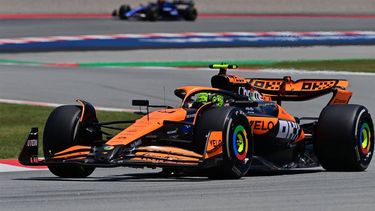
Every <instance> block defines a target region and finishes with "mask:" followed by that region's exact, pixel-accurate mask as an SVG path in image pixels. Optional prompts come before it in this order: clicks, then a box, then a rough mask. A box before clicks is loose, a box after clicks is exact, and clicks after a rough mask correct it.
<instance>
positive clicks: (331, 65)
mask: <svg viewBox="0 0 375 211" xmlns="http://www.w3.org/2000/svg"><path fill="white" fill-rule="evenodd" d="M222 62H224V63H230V64H237V65H239V66H240V68H254V69H264V68H273V69H296V70H312V71H314V70H331V71H349V72H375V59H373V58H367V59H335V60H289V61H278V60H203V61H149V62H140V61H135V62H82V63H77V65H78V67H84V68H96V67H100V68H106V67H149V66H161V67H205V68H207V67H208V65H209V64H213V63H222ZM1 63H10V64H23V65H29V64H32V65H48V63H43V62H35V61H18V60H6V59H0V64H1Z"/></svg>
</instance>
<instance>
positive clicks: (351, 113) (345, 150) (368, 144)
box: [315, 105, 374, 171]
mask: <svg viewBox="0 0 375 211" xmlns="http://www.w3.org/2000/svg"><path fill="white" fill-rule="evenodd" d="M373 151H374V126H373V122H372V119H371V116H370V114H369V113H368V110H367V109H366V108H365V107H364V106H361V105H330V106H327V107H326V108H324V109H323V111H322V112H321V114H320V116H319V121H318V125H317V131H316V139H315V152H316V155H317V157H318V160H319V161H320V163H321V165H322V167H323V168H324V169H326V170H328V171H364V170H366V169H367V167H368V166H369V164H370V162H371V159H372V154H373Z"/></svg>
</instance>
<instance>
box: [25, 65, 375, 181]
mask: <svg viewBox="0 0 375 211" xmlns="http://www.w3.org/2000/svg"><path fill="white" fill-rule="evenodd" d="M210 67H211V68H214V69H219V70H220V72H219V74H218V75H214V76H213V77H212V79H211V83H212V87H201V86H185V87H180V88H178V89H176V90H175V94H176V96H177V97H179V98H181V106H180V107H178V108H172V107H168V106H160V105H159V106H154V105H150V104H149V101H147V100H133V105H134V106H141V107H144V109H143V110H146V111H145V112H144V116H143V117H142V118H140V119H138V120H136V121H114V122H99V121H98V119H97V117H96V113H95V108H94V107H93V106H92V105H91V104H90V103H88V102H85V101H82V100H78V102H79V103H80V104H81V105H65V106H61V107H57V108H56V109H55V110H54V111H53V112H52V113H51V114H50V116H49V118H48V120H47V123H46V125H45V129H44V134H43V150H44V157H45V159H43V160H40V159H38V130H37V128H33V129H32V130H31V132H30V134H29V137H28V139H27V140H26V143H25V145H24V148H23V150H22V152H21V154H20V156H19V161H20V162H21V163H22V164H24V165H47V166H48V168H49V170H50V171H51V172H52V173H53V174H55V175H57V176H59V177H87V176H89V175H90V174H91V173H92V172H93V171H94V169H95V168H96V167H118V166H125V167H151V168H155V167H161V168H163V169H164V171H165V172H168V171H169V172H174V171H181V172H183V171H190V170H191V169H194V170H199V171H201V170H202V172H206V173H207V174H208V175H209V176H212V177H216V178H240V177H242V176H244V175H245V174H246V173H247V172H248V171H249V170H251V169H259V168H261V169H287V168H298V167H315V166H318V165H321V166H322V167H323V168H324V169H326V170H328V171H364V170H365V169H366V168H367V167H368V165H369V164H370V161H371V158H372V154H373V150H374V136H373V134H374V125H373V122H372V119H371V116H370V114H369V113H368V110H367V109H366V108H365V107H364V106H362V105H351V104H348V102H349V100H350V98H351V95H352V93H351V92H350V91H348V90H346V89H347V87H348V81H346V80H341V79H340V80H338V79H302V80H297V81H293V80H292V79H291V77H289V76H286V77H284V78H281V79H275V78H242V77H240V76H237V75H229V74H227V69H233V68H236V66H235V65H223V64H217V65H210ZM329 93H331V94H332V95H333V96H332V98H331V100H330V101H329V103H328V104H327V106H326V107H325V108H324V109H323V110H322V111H321V113H320V116H319V117H316V118H312V117H294V116H292V115H290V114H289V113H288V112H286V111H285V110H284V108H283V107H282V106H281V102H282V101H303V100H310V99H313V98H316V97H319V96H322V95H325V94H329ZM152 107H158V108H159V109H160V110H155V111H152V112H149V108H152ZM123 123H129V124H130V126H129V127H127V128H125V129H124V128H118V126H117V127H116V126H114V125H116V124H123ZM108 128H110V129H118V130H119V132H118V133H115V134H109V133H108V132H105V130H107V129H108ZM189 169H190V170H189Z"/></svg>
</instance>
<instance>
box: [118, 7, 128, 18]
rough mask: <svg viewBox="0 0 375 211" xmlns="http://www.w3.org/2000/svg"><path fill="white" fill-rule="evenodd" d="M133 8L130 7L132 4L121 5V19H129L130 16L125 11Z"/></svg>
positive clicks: (119, 12) (119, 14)
mask: <svg viewBox="0 0 375 211" xmlns="http://www.w3.org/2000/svg"><path fill="white" fill-rule="evenodd" d="M130 10H131V9H130V6H129V5H126V4H124V5H121V6H120V8H119V10H118V17H119V18H120V19H121V20H127V19H128V17H127V16H126V15H125V13H127V12H129V11H130Z"/></svg>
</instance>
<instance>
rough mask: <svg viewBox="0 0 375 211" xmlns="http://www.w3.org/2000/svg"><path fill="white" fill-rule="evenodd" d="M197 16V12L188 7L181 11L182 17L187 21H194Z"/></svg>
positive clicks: (193, 8)
mask: <svg viewBox="0 0 375 211" xmlns="http://www.w3.org/2000/svg"><path fill="white" fill-rule="evenodd" d="M197 16H198V11H197V9H196V8H195V7H188V8H186V9H185V10H184V11H183V17H184V19H185V20H187V21H195V20H196V19H197Z"/></svg>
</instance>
